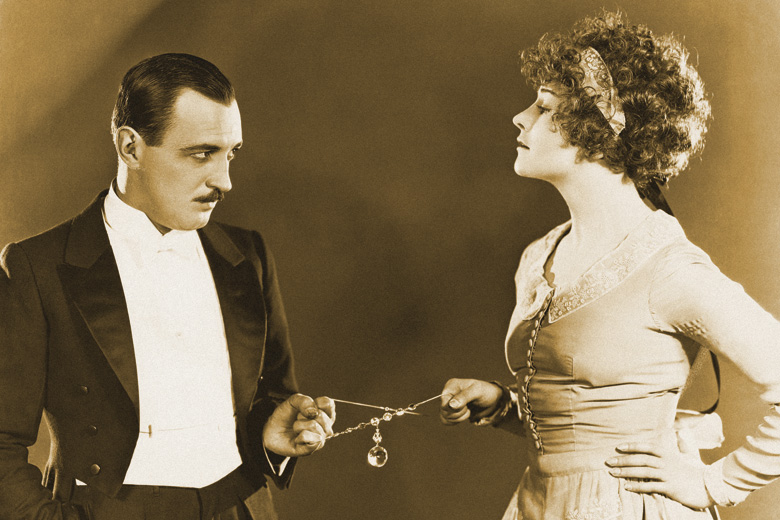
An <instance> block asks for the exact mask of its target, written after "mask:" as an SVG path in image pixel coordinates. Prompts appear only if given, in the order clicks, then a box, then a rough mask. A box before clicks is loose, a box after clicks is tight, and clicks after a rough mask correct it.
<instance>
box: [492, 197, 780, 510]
mask: <svg viewBox="0 0 780 520" xmlns="http://www.w3.org/2000/svg"><path fill="white" fill-rule="evenodd" d="M570 225H571V224H570V223H566V224H562V225H561V226H558V227H557V228H555V229H553V230H552V231H551V232H550V233H548V234H547V235H546V236H545V237H543V238H542V239H540V240H537V241H536V242H534V243H533V244H531V245H530V246H529V247H528V248H527V249H526V251H525V252H524V253H523V256H522V258H521V261H520V265H519V268H518V271H517V274H516V277H515V282H516V285H517V306H516V308H515V310H514V313H513V315H512V319H511V323H510V327H509V332H508V335H507V340H506V351H505V353H506V359H507V364H508V366H509V368H510V370H511V371H512V373H513V374H514V375H515V376H516V378H517V389H518V396H519V399H518V400H519V406H518V410H517V412H518V414H519V416H520V419H521V421H522V422H523V429H524V431H525V434H526V435H525V437H526V438H527V439H528V441H529V443H528V449H529V455H530V461H531V462H530V466H529V467H528V468H527V469H526V471H525V474H524V475H523V477H522V480H521V482H520V485H519V487H518V490H517V492H516V493H515V496H514V497H513V498H512V501H511V503H510V504H509V507H508V509H507V511H506V513H505V515H504V518H505V519H506V520H509V519H513V520H612V519H621V520H657V519H674V520H704V519H709V518H711V516H710V513H708V512H707V511H694V510H692V509H688V508H687V507H684V506H682V505H681V504H679V503H677V502H675V501H673V500H670V499H668V498H666V497H664V496H662V495H648V494H638V493H633V492H629V491H626V490H625V489H624V487H623V483H622V481H621V480H619V479H617V478H615V477H613V476H611V475H610V474H609V473H608V469H609V468H608V467H607V466H606V465H605V461H606V459H608V458H610V457H612V456H615V455H616V452H615V447H616V446H618V445H620V444H623V443H626V442H632V441H639V440H652V441H656V442H660V443H665V444H666V445H668V446H670V447H672V448H674V449H676V448H677V445H678V440H677V436H676V433H675V429H674V421H675V413H676V408H677V402H678V398H679V394H680V391H681V389H682V388H683V386H684V385H685V382H686V379H687V377H688V374H689V371H690V359H692V358H693V357H694V356H695V354H696V352H697V351H698V349H699V348H700V347H699V346H700V345H703V346H705V347H707V348H710V349H712V350H713V351H715V352H716V353H718V354H719V356H720V357H722V358H725V359H728V360H730V361H732V362H733V363H735V364H736V365H737V366H738V367H739V368H740V369H741V370H742V371H743V372H744V373H745V374H746V375H747V376H748V377H749V378H750V379H752V380H753V381H754V382H755V383H757V384H758V386H759V388H760V396H761V398H762V399H764V400H765V401H766V402H767V403H769V404H772V403H778V402H780V326H778V323H777V321H776V320H775V319H774V318H773V317H772V316H771V315H770V314H768V313H767V312H765V311H764V310H763V309H761V308H760V307H759V306H758V305H757V304H756V303H755V302H754V301H753V300H752V299H751V298H750V297H749V296H747V295H746V294H745V292H744V291H743V290H742V287H741V286H739V285H738V284H736V283H734V282H732V281H730V280H729V279H728V278H727V277H726V276H724V275H723V274H721V273H720V272H719V271H718V269H717V268H716V267H715V266H714V265H713V264H712V262H711V261H710V259H709V258H708V257H707V255H706V254H704V253H703V252H702V251H701V250H700V249H698V248H697V247H696V246H694V245H693V244H691V243H690V242H689V241H688V240H687V238H686V237H685V234H684V232H683V231H682V229H681V228H680V226H679V224H678V222H677V220H676V219H674V218H673V217H671V216H669V215H667V214H665V213H663V212H660V211H656V212H654V213H653V214H652V215H651V216H650V217H648V218H647V219H646V220H645V221H644V222H642V223H641V224H640V225H639V226H638V227H637V228H636V229H634V230H633V231H632V232H631V233H630V234H629V235H628V236H627V237H626V238H625V239H624V240H623V242H622V243H621V244H620V245H619V246H618V247H617V248H616V249H614V250H613V251H612V252H610V253H609V254H607V255H606V256H605V257H603V258H602V259H601V260H599V261H598V262H597V263H596V264H594V265H593V266H592V267H591V268H590V269H589V270H588V271H587V272H586V273H585V274H583V275H582V276H581V277H580V278H579V279H577V280H576V281H575V282H573V283H572V284H570V285H568V286H564V287H554V286H552V285H551V284H550V283H549V282H548V281H547V279H546V278H545V264H546V263H547V261H548V259H549V258H550V256H551V254H552V253H553V251H554V249H555V247H556V246H557V244H558V242H559V241H560V239H561V238H562V237H563V236H564V235H565V234H566V232H567V231H568V230H569V228H570ZM765 421H766V422H765V423H764V425H762V427H761V428H760V429H759V430H758V431H757V433H756V434H755V435H754V436H752V437H749V438H748V439H747V441H746V443H745V444H744V445H743V446H742V447H741V448H739V449H738V450H736V451H735V452H733V453H731V454H730V455H729V456H728V457H726V458H724V459H721V460H720V461H718V462H717V463H716V464H714V465H713V466H711V467H710V468H709V469H708V471H707V474H708V478H707V487H708V490H709V491H710V492H711V494H712V495H713V496H714V497H715V498H716V499H718V500H719V502H720V503H725V502H729V503H736V502H739V501H741V500H743V499H744V498H745V496H747V494H749V492H750V491H751V490H753V489H755V488H757V487H760V486H762V485H764V484H766V483H767V482H769V481H771V480H772V479H773V478H774V477H775V476H777V475H780V414H778V409H777V407H776V406H770V407H769V413H768V415H767V416H766V419H765Z"/></svg>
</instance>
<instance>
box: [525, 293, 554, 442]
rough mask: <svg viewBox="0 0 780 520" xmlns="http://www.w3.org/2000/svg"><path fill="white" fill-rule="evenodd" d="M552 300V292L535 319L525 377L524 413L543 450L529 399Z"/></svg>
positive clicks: (529, 341)
mask: <svg viewBox="0 0 780 520" xmlns="http://www.w3.org/2000/svg"><path fill="white" fill-rule="evenodd" d="M551 302H552V292H551V293H549V294H548V295H547V297H546V298H545V300H544V304H543V305H542V308H541V309H540V310H539V314H538V316H537V318H536V320H535V321H534V327H533V329H531V339H529V340H528V359H527V360H526V366H527V367H528V373H527V374H526V375H525V377H523V387H522V389H523V415H524V417H525V418H526V419H527V421H528V428H529V429H530V430H531V437H532V438H533V439H534V446H535V447H536V449H537V450H539V451H542V447H543V446H542V438H541V436H540V435H539V432H538V431H537V426H536V421H534V419H533V411H532V410H531V403H530V401H529V399H528V387H529V385H530V383H531V378H532V377H533V376H534V375H535V374H536V367H534V364H533V358H534V351H535V349H536V340H537V339H538V336H539V330H540V329H541V328H542V320H544V316H545V315H546V314H547V311H548V310H549V309H550V303H551Z"/></svg>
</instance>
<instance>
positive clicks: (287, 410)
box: [263, 394, 336, 457]
mask: <svg viewBox="0 0 780 520" xmlns="http://www.w3.org/2000/svg"><path fill="white" fill-rule="evenodd" d="M335 420H336V405H335V404H334V403H333V400H332V399H330V398H329V397H318V398H317V399H316V400H314V399H312V398H311V397H309V396H306V395H303V394H295V395H293V396H291V397H290V398H289V399H287V400H286V401H285V402H283V403H282V404H280V405H279V406H277V407H276V410H274V413H273V414H271V417H270V418H269V419H268V422H267V423H266V424H265V427H264V428H263V445H264V446H265V448H266V449H267V450H269V451H272V452H274V453H276V454H277V455H282V456H284V457H302V456H304V455H309V454H311V453H314V452H315V451H317V450H318V449H320V448H322V447H323V446H324V445H325V440H326V439H328V438H329V437H331V436H333V422H334V421H335Z"/></svg>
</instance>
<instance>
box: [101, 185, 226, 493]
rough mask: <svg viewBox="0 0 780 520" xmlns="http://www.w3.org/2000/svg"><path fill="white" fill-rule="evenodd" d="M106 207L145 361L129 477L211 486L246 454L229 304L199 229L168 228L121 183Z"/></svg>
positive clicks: (136, 343)
mask: <svg viewBox="0 0 780 520" xmlns="http://www.w3.org/2000/svg"><path fill="white" fill-rule="evenodd" d="M103 216H104V223H105V226H106V231H107V232H108V238H109V241H110V242H111V248H112V249H113V251H114V256H115V258H116V263H117V267H118V269H119V275H120V277H121V279H122V287H123V289H124V293H125V299H126V301H127V312H128V314H129V317H130V328H131V331H132V336H133V347H134V350H135V360H136V365H137V369H138V389H139V399H140V424H141V431H140V432H139V436H138V442H137V444H136V448H135V451H134V452H133V457H132V460H131V462H130V467H129V469H128V471H127V474H126V476H125V480H124V483H125V484H136V485H154V486H177V487H193V488H201V487H204V486H207V485H209V484H212V483H214V482H216V481H217V480H219V479H220V478H222V477H224V476H225V475H227V474H228V473H230V472H231V471H232V470H234V469H235V468H237V467H238V466H239V465H241V457H240V455H239V452H238V446H237V443H236V422H235V417H234V411H233V395H232V390H231V372H230V359H229V356H228V350H227V340H226V337H225V329H224V325H223V321H222V312H221V309H220V306H219V300H218V298H217V292H216V288H215V286H214V280H213V278H212V275H211V270H210V268H209V264H208V261H207V259H206V256H205V254H204V252H203V246H202V245H201V242H200V237H199V236H198V233H197V231H178V230H171V231H169V232H167V233H165V234H164V235H163V234H161V233H160V232H159V231H158V230H157V228H156V227H155V226H154V224H152V222H151V221H150V220H149V218H148V217H147V216H146V214H145V213H143V212H141V211H138V210H137V209H135V208H133V207H131V206H129V205H127V204H125V203H124V202H123V201H122V200H120V199H119V197H118V196H117V194H116V192H115V191H114V188H113V186H112V188H111V189H110V190H109V192H108V195H107V196H106V200H105V206H104V213H103Z"/></svg>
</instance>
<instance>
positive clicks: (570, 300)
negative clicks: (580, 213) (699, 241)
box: [516, 211, 685, 323]
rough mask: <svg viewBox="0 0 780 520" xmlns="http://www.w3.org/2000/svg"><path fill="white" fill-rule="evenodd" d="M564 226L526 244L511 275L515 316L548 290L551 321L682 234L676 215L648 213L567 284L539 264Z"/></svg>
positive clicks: (602, 290) (567, 227)
mask: <svg viewBox="0 0 780 520" xmlns="http://www.w3.org/2000/svg"><path fill="white" fill-rule="evenodd" d="M570 229H571V221H570V220H569V221H567V222H564V223H563V224H561V225H559V226H557V227H555V228H554V229H552V230H551V231H550V232H549V233H548V234H547V235H545V236H544V237H543V238H542V239H541V240H539V241H537V242H536V243H534V244H532V245H531V246H529V248H528V251H527V254H526V255H524V258H523V259H522V260H521V265H520V268H519V269H518V276H517V279H516V281H517V289H518V294H517V296H518V299H517V305H518V307H525V308H518V309H516V311H520V313H521V315H524V316H529V315H532V314H534V313H535V312H537V311H538V308H537V307H538V305H537V304H539V303H540V302H541V301H542V300H543V298H544V296H546V295H547V294H548V293H551V292H552V293H553V300H552V304H551V305H550V310H549V314H548V321H549V322H550V323H553V322H555V321H557V320H559V319H561V318H562V317H564V316H566V315H567V314H570V313H572V312H574V311H575V310H577V309H579V308H580V307H583V306H585V305H587V304H589V303H591V302H593V301H595V300H597V299H598V298H600V297H601V296H603V295H604V294H606V293H608V292H609V291H611V290H612V289H614V288H615V287H617V286H618V285H620V283H621V282H622V281H623V280H625V279H626V278H627V277H628V276H629V275H630V274H631V273H633V272H634V271H635V270H636V269H637V268H638V267H639V266H641V265H642V264H643V263H644V262H645V261H646V260H647V259H648V258H649V257H650V256H651V255H652V253H654V252H655V251H657V250H658V249H660V248H661V247H663V246H664V245H666V244H668V243H670V242H672V241H674V240H675V239H677V238H679V237H685V233H684V232H683V230H682V228H681V227H680V224H679V223H678V222H677V219H676V218H674V217H672V216H669V215H668V214H666V213H664V212H663V211H654V212H653V213H651V214H650V215H648V216H647V218H645V219H644V220H642V222H640V223H639V224H638V225H637V226H636V227H634V229H632V230H631V231H630V232H629V233H628V235H626V237H625V238H624V239H623V240H622V241H621V242H620V243H619V244H618V245H617V246H615V248H614V249H612V250H611V251H609V252H607V253H606V254H605V255H604V256H602V257H601V258H600V259H598V260H597V261H596V262H594V263H593V265H591V266H590V267H589V268H588V269H586V270H585V272H583V273H582V274H581V275H579V276H578V277H577V278H575V279H573V280H571V281H570V282H568V283H565V284H563V285H556V284H554V283H551V282H550V281H549V280H548V278H547V277H546V276H545V266H546V265H547V263H548V262H549V261H550V259H551V257H552V254H553V253H554V251H555V249H556V247H557V246H558V244H559V243H560V241H561V239H562V238H563V237H564V236H565V235H566V234H567V233H568V232H569V231H570ZM521 292H522V293H523V294H522V295H521ZM521 296H522V298H521Z"/></svg>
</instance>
